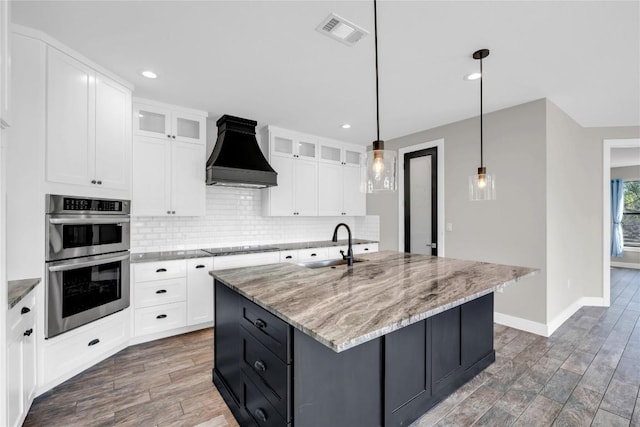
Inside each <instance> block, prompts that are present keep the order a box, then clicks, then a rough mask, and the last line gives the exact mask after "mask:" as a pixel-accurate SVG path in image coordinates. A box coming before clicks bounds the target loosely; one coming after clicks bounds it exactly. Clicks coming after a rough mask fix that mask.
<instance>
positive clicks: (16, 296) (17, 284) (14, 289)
mask: <svg viewBox="0 0 640 427" xmlns="http://www.w3.org/2000/svg"><path fill="white" fill-rule="evenodd" d="M41 280H42V279H41V278H40V277H34V278H29V279H21V280H9V281H8V282H7V291H8V292H7V304H8V305H9V310H11V309H12V308H13V307H15V306H16V305H17V304H18V303H19V302H20V301H22V300H23V299H24V297H26V296H27V295H29V292H31V291H32V290H33V289H35V287H36V286H38V284H39V283H40V281H41Z"/></svg>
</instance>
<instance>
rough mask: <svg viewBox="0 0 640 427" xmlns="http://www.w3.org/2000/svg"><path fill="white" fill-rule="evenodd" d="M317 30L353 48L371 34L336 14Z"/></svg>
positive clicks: (328, 17)
mask: <svg viewBox="0 0 640 427" xmlns="http://www.w3.org/2000/svg"><path fill="white" fill-rule="evenodd" d="M316 30H317V31H319V32H320V33H322V34H324V35H326V36H329V37H331V38H332V39H335V40H338V41H339V42H341V43H344V44H346V45H347V46H353V45H354V44H356V43H357V42H358V41H359V40H360V39H361V38H362V37H364V36H366V35H367V34H369V33H368V32H367V31H366V30H365V29H363V28H361V27H359V26H357V25H356V24H354V23H353V22H349V21H347V20H346V19H344V18H342V17H340V16H338V15H336V14H335V13H332V14H331V15H329V16H327V17H326V18H325V19H324V20H323V21H322V22H321V23H320V25H318V26H317V27H316Z"/></svg>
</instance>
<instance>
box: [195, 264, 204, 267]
mask: <svg viewBox="0 0 640 427" xmlns="http://www.w3.org/2000/svg"><path fill="white" fill-rule="evenodd" d="M204 267H205V266H204V264H198V265H196V268H204Z"/></svg>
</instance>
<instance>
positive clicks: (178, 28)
mask: <svg viewBox="0 0 640 427" xmlns="http://www.w3.org/2000/svg"><path fill="white" fill-rule="evenodd" d="M639 3H640V2H637V1H622V2H614V1H586V2H578V1H532V2H525V1H496V2H485V1H471V2H458V1H439V2H436V1H408V2H405V1H392V0H387V1H379V3H378V39H379V40H378V41H379V57H380V103H381V104H380V118H381V137H382V139H391V138H394V137H398V136H402V135H406V134H409V133H413V132H417V131H420V130H423V129H429V128H432V127H435V126H439V125H443V124H446V123H450V122H453V121H456V120H460V119H464V118H468V117H472V116H475V115H477V114H478V109H479V83H478V81H475V82H468V81H464V80H463V78H462V77H463V76H464V75H466V74H468V73H470V72H472V71H476V70H477V68H478V62H477V61H475V60H473V59H472V58H471V54H472V53H473V52H474V51H475V50H477V49H479V48H485V47H486V48H489V49H490V50H491V55H490V56H489V58H487V59H486V60H485V63H484V64H485V80H484V88H485V111H493V110H498V109H501V108H504V107H508V106H512V105H517V104H520V103H523V102H527V101H532V100H535V99H539V98H543V97H547V98H549V99H551V100H552V101H553V102H554V103H555V104H557V105H558V106H559V107H560V108H562V109H563V110H564V111H566V112H567V113H568V114H569V115H570V116H572V117H573V118H574V119H575V120H577V121H578V123H580V124H581V125H583V126H587V127H591V126H631V125H640V78H639V76H640V7H639ZM11 7H12V19H13V22H15V23H18V24H22V25H26V26H29V27H32V28H36V29H39V30H42V31H44V32H46V33H48V34H49V35H50V36H52V37H54V38H56V39H58V40H59V41H61V42H63V43H65V44H67V45H68V46H70V47H71V48H73V49H75V50H77V51H79V52H80V53H82V54H83V55H85V56H86V57H88V58H90V59H92V60H94V61H95V62H97V63H99V64H101V65H103V66H104V67H106V68H108V69H110V70H112V71H113V72H115V73H116V74H118V75H120V76H122V77H123V78H125V79H127V80H129V81H131V82H132V83H134V84H135V86H136V90H135V95H137V96H141V97H146V98H150V99H155V100H158V101H164V102H168V103H174V104H178V105H183V106H187V107H192V108H197V109H202V110H206V111H208V112H209V113H210V114H211V116H212V117H213V118H214V119H216V118H218V117H219V116H220V115H222V114H225V113H226V114H232V115H238V116H241V117H246V118H250V119H254V120H258V122H259V123H260V124H266V123H269V124H274V125H278V126H282V127H285V128H290V129H295V130H300V131H304V132H309V133H313V134H318V135H323V136H328V137H334V138H339V139H343V140H347V141H352V142H355V143H360V144H369V143H370V142H371V141H372V140H373V139H375V92H374V87H375V83H374V59H373V58H374V57H373V33H372V29H373V2H371V1H279V2H277V1H195V2H188V1H141V2H131V1H114V2H99V1H69V2H61V1H44V2H38V1H25V0H22V1H14V2H12V6H11ZM331 12H335V13H337V14H338V15H340V16H342V17H344V18H346V19H348V20H350V21H353V22H354V23H356V24H358V25H360V26H362V27H364V28H365V29H367V30H369V31H370V32H371V34H370V35H369V36H367V37H365V38H364V39H362V40H361V41H360V42H359V43H358V44H357V45H356V46H354V47H348V46H345V45H343V44H341V43H339V42H337V41H335V40H332V39H330V38H328V37H325V36H322V35H321V34H319V33H317V32H316V31H315V27H316V26H317V25H318V24H319V23H320V21H321V20H322V19H324V18H325V17H326V16H327V15H328V14H329V13H331ZM143 69H152V70H154V71H155V72H156V73H157V74H158V75H159V77H158V78H157V79H156V80H147V79H145V78H143V77H141V76H140V75H139V74H138V72H139V71H140V70H143ZM344 122H348V123H350V124H351V125H352V128H351V129H349V130H343V129H341V128H340V125H341V124H342V123H344Z"/></svg>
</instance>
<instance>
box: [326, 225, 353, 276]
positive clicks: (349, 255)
mask: <svg viewBox="0 0 640 427" xmlns="http://www.w3.org/2000/svg"><path fill="white" fill-rule="evenodd" d="M341 225H344V228H346V229H347V233H349V248H348V249H347V254H346V255H345V254H344V251H340V253H341V254H342V259H343V260H345V261H347V265H348V266H349V267H353V246H352V245H351V229H350V228H349V226H348V225H347V224H345V223H344V222H341V223H340V224H338V225H336V228H335V230H333V237H332V238H331V241H332V242H337V241H338V228H340V226H341Z"/></svg>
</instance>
